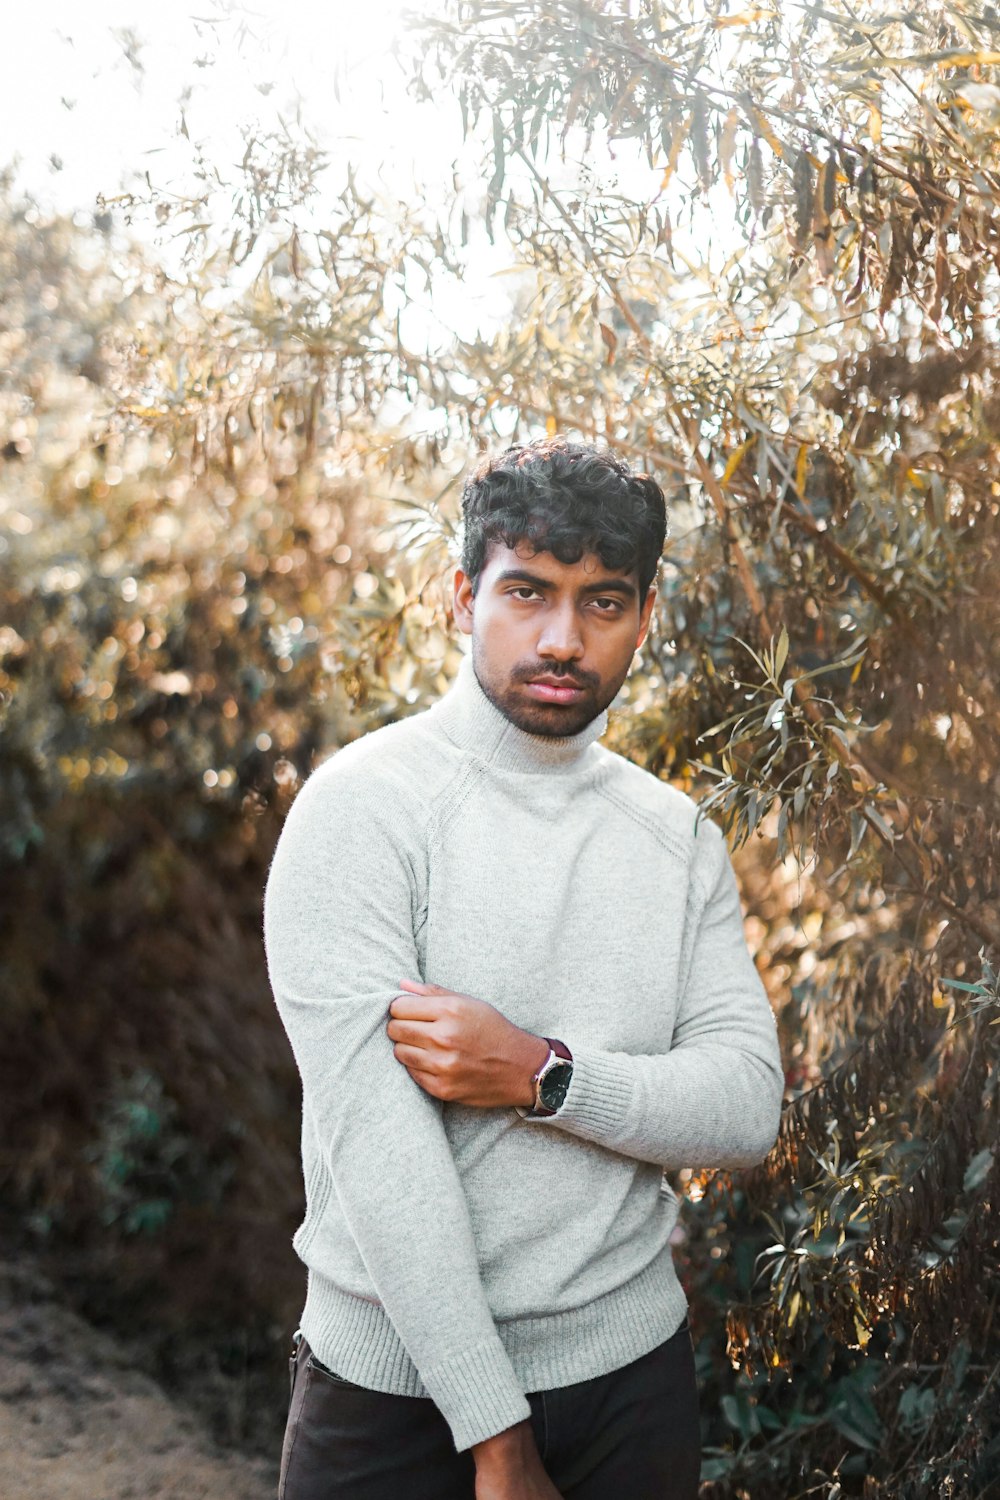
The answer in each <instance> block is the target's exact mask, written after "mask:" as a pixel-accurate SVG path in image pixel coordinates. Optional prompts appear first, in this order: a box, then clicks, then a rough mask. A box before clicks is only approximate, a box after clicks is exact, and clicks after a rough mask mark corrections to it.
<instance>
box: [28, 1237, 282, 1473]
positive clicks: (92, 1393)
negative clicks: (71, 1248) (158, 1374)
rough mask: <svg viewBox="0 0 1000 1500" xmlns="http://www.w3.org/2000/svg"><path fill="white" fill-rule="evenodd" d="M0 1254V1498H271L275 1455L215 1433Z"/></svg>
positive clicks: (118, 1345) (113, 1342)
mask: <svg viewBox="0 0 1000 1500" xmlns="http://www.w3.org/2000/svg"><path fill="white" fill-rule="evenodd" d="M25 1282H26V1277H25V1274H24V1270H23V1268H22V1269H15V1267H14V1266H12V1265H10V1264H0V1495H2V1496H3V1497H4V1500H274V1496H275V1494H276V1492H277V1463H276V1462H275V1463H273V1464H272V1463H269V1462H267V1461H266V1460H264V1459H262V1458H252V1457H250V1458H248V1457H245V1456H244V1455H243V1454H240V1453H236V1452H232V1451H227V1450H226V1449H223V1448H220V1447H219V1446H218V1444H216V1443H215V1442H214V1441H213V1439H212V1437H211V1434H210V1433H209V1432H208V1430H207V1428H205V1427H204V1426H203V1425H202V1424H201V1423H200V1422H199V1420H198V1417H197V1415H196V1413H195V1412H194V1411H192V1410H189V1409H187V1408H185V1407H183V1406H182V1405H180V1404H179V1403H178V1402H177V1401H176V1400H175V1399H173V1398H171V1397H170V1396H169V1395H167V1393H166V1392H165V1391H164V1390H163V1389H162V1387H161V1386H159V1385H157V1383H156V1382H155V1381H154V1380H152V1379H151V1378H150V1376H149V1375H148V1374H145V1373H143V1372H142V1371H141V1370H139V1369H137V1368H136V1367H135V1359H134V1355H133V1354H130V1352H129V1350H128V1348H127V1345H126V1344H124V1343H122V1342H120V1341H119V1340H117V1339H115V1338H113V1337H112V1336H110V1335H108V1334H106V1333H104V1332H102V1331H100V1330H98V1329H96V1328H94V1327H92V1326H91V1325H90V1324H88V1323H86V1322H85V1321H84V1320H83V1319H82V1318H81V1317H79V1316H78V1315H77V1314H76V1313H74V1312H72V1311H70V1310H68V1309H67V1308H66V1307H64V1306H62V1305H60V1303H59V1302H58V1300H57V1298H56V1297H55V1295H54V1294H53V1293H52V1292H51V1289H49V1290H47V1289H46V1288H45V1287H44V1285H42V1286H41V1287H40V1286H39V1285H38V1283H37V1281H33V1282H32V1285H31V1287H30V1290H29V1289H27V1288H26V1286H25Z"/></svg>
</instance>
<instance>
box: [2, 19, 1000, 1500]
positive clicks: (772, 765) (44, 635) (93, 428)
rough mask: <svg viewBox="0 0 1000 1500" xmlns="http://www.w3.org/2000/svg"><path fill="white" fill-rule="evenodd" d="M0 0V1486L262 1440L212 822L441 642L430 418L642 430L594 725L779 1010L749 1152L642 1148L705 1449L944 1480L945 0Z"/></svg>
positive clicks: (952, 36) (982, 1447)
mask: <svg viewBox="0 0 1000 1500" xmlns="http://www.w3.org/2000/svg"><path fill="white" fill-rule="evenodd" d="M8 34H9V37H10V40H11V42H12V45H11V46H9V48H8V56H9V59H10V62H11V64H12V65H11V66H10V67H9V69H8V77H7V79H6V81H5V88H4V91H3V99H2V101H0V111H2V122H0V123H2V138H3V141H4V143H5V145H4V152H5V156H4V158H2V159H0V268H2V269H0V1122H2V1136H0V1227H2V1234H3V1241H2V1244H0V1288H2V1297H0V1424H2V1431H3V1436H4V1444H3V1445H2V1446H3V1457H0V1479H2V1481H3V1483H2V1488H3V1492H4V1494H5V1495H9V1496H11V1497H12V1500H22V1497H27V1496H28V1495H30V1496H31V1497H32V1500H46V1496H47V1495H49V1494H52V1495H53V1496H55V1495H58V1496H60V1497H65V1496H70V1497H73V1496H80V1497H81V1500H83V1497H87V1496H101V1497H113V1500H117V1497H118V1496H125V1495H126V1494H135V1493H137V1492H138V1491H137V1490H136V1488H134V1486H136V1485H138V1487H139V1490H141V1492H142V1493H143V1494H145V1495H177V1496H182V1495H183V1496H190V1495H192V1494H197V1493H210V1494H212V1495H213V1496H220V1497H225V1496H228V1495H229V1494H232V1495H234V1496H236V1495H240V1496H244V1497H247V1496H251V1495H257V1494H260V1495H264V1494H272V1493H273V1490H274V1483H275V1480H276V1477H277V1461H278V1454H279V1450H280V1443H281V1434H282V1430H283V1427H284V1421H285V1415H286V1403H287V1370H286V1364H285V1361H286V1358H287V1353H288V1349H289V1340H290V1334H291V1332H292V1330H293V1329H294V1328H295V1326H296V1322H297V1318H298V1314H299V1311H300V1310H301V1305H302V1300H303V1296H304V1273H303V1269H302V1267H301V1266H300V1264H299V1262H298V1261H297V1259H296V1257H295V1256H294V1253H293V1252H292V1249H291V1244H290V1240H291V1235H292V1233H293V1232H294V1229H295V1228H296V1227H297V1224H298V1222H299V1217H300V1214H301V1209H302V1202H303V1192H302V1183H301V1176H300V1164H299V1150H298V1129H299V1103H300V1100H299V1086H298V1078H297V1074H296V1072H295V1069H294V1064H293V1062H292V1057H291V1053H290V1050H289V1048H288V1045H287V1042H286V1039H285V1036H284V1033H283V1031H282V1029H281V1026H280V1022H279V1021H278V1018H277V1013H276V1011H275V1009H274V1005H273V1001H272V999H271V995H270V991H269V986H268V983H267V976H266V969H265V963H264V952H263V943H262V930H261V902H262V895H263V887H264V882H265V879H266V874H267V869H268V864H269V861H270V858H271V854H272V852H273V849H274V844H275V841H276V838H277V835H278V832H279V830H280V827H281V823H282V819H283V817H284V815H285V813H286V812H287V810H288V807H289V805H290V803H291V801H292V799H293V798H294V796H295V794H296V791H297V789H298V787H299V786H300V785H301V782H302V780H303V778H304V777H305V776H307V775H308V774H309V772H310V770H311V769H313V768H314V767H315V766H316V765H317V764H318V763H319V762H320V761H321V760H322V759H324V758H325V757H326V756H327V755H329V754H331V753H334V752H335V751H336V749H337V748H338V747H339V746H341V745H343V744H345V743H347V742H348V741H350V740H352V739H353V738H355V737H356V736H357V735H359V734H363V733H365V732H367V731H368V730H370V729H373V728H376V727H378V726H379V725H381V724H384V723H387V722H390V721H392V720H394V719H397V718H399V717H401V716H403V715H406V714H410V713H415V712H419V711H420V710H422V709H424V708H426V707H428V706H429V705H430V704H431V703H432V702H433V701H435V699H436V698H437V697H438V696H439V694H440V693H441V692H442V691H443V690H444V689H445V688H446V686H447V684H448V682H449V681H450V679H451V677H452V675H453V672H454V670H455V668H456V666H457V661H458V657H459V648H458V645H457V632H456V631H455V630H454V628H453V625H452V622H451V619H450V615H449V608H448V594H449V582H450V577H451V570H452V569H453V567H454V565H455V561H456V557H457V550H456V549H457V545H458V541H459V529H458V525H459V518H460V511H459V506H458V495H459V491H460V487H461V480H462V477H463V475H464V473H465V471H466V470H467V468H468V466H469V465H470V464H471V463H472V462H473V461H474V460H475V458H476V457H477V455H478V454H479V453H480V452H481V451H483V450H485V449H493V448H497V447H504V446H507V445H508V444H509V443H511V442H516V441H522V440H526V439H529V438H532V437H535V436H539V435H541V434H545V433H550V434H551V433H557V432H558V433H563V434H565V435H566V436H567V437H571V438H577V439H579V438H583V439H586V440H589V441H596V442H599V443H607V444H609V445H610V446H612V447H614V448H615V449H616V450H617V451H618V452H620V453H622V454H624V455H625V456H626V457H627V458H628V459H629V460H630V462H632V464H633V466H634V467H635V468H636V469H637V470H646V471H648V472H651V473H653V474H654V475H655V476H656V477H657V479H658V480H659V481H660V483H661V484H662V485H663V486H664V489H665V491H666V494H667V500H668V511H669V516H670V534H669V539H668V543H667V548H666V551H665V555H664V561H663V564H662V573H661V578H660V589H659V600H658V604H657V610H656V615H655V620H654V627H653V630H652V632H651V635H650V637H649V639H648V641H647V642H646V643H645V644H644V646H643V648H642V651H641V653H640V659H639V665H638V666H637V668H636V670H634V671H633V673H632V675H631V677H630V678H629V680H628V682H627V683H626V684H625V686H624V687H623V689H622V692H621V694H620V696H619V699H618V700H616V703H615V705H614V707H613V710H612V713H611V719H610V725H609V730H608V733H607V736H606V740H605V742H606V743H607V744H609V745H610V746H611V747H612V748H614V749H616V750H619V751H620V752H621V753H622V754H624V755H627V756H629V757H630V758H631V759H633V760H635V761H636V762H637V763H638V764H640V765H642V766H644V767H645V768H646V769H648V770H650V771H651V772H653V773H654V774H656V775H659V776H663V777H666V778H669V779H670V780H672V781H674V782H675V783H676V784H677V785H679V786H681V787H682V788H683V789H684V790H686V791H689V792H691V793H692V794H693V795H695V796H696V797H698V798H699V799H701V800H702V801H703V803H704V805H705V807H706V810H707V812H708V813H709V814H710V815H711V816H713V817H716V818H717V819H718V820H719V821H720V822H722V824H723V825H724V826H725V828H726V829H727V832H728V834H729V836H730V842H731V845H732V847H733V849H734V852H735V857H736V860H737V866H738V870H739V873H740V878H741V885H742V892H743V898H744V906H745V910H746V914H747V933H748V937H749V939H750V941H751V946H752V949H753V951H754V954H755V958H756V962H757V964H758V967H759V970H760V972H761V975H762V978H763V979H764V982H765V984H766V985H767V988H768V992H769V994H770V997H771V1000H772V1003H773V1005H774V1007H775V1010H776V1012H777V1014H778V1017H779V1026H780V1030H781V1038H782V1048H783V1055H784V1059H785V1063H786V1082H787V1091H786V1107H785V1110H784V1117H783V1123H782V1129H781V1135H780V1138H779V1141H778V1144H777V1146H776V1147H775V1149H774V1151H773V1152H772V1153H771V1156H770V1157H769V1158H768V1160H767V1161H766V1162H765V1163H764V1164H762V1165H761V1166H760V1167H758V1168H755V1169H754V1170H753V1171H751V1172H744V1173H734V1174H726V1173H721V1172H716V1173H691V1172H681V1173H678V1174H675V1175H676V1178H677V1181H676V1186H677V1190H678V1192H679V1193H680V1194H681V1196H682V1200H683V1202H682V1212H681V1218H680V1221H679V1228H678V1231H677V1245H676V1249H677V1255H678V1260H679V1265H680V1269H681V1274H682V1278H683V1280H684V1284H685V1287H686V1290H687V1292H688V1296H689V1299H690V1302H691V1322H692V1326H693V1329H694V1337H695V1342H696V1346H697V1359H698V1369H699V1378H700V1381H701V1389H702V1438H703V1453H704V1459H703V1471H702V1473H703V1481H704V1485H703V1494H704V1496H706V1497H710V1500H723V1497H725V1500H730V1497H732V1500H736V1497H740V1500H742V1497H748V1500H749V1497H752V1500H772V1497H773V1500H790V1497H796V1500H797V1497H800V1496H806V1495H810V1496H820V1497H827V1500H837V1497H840V1496H849V1495H850V1496H863V1497H865V1500H873V1497H886V1500H888V1497H893V1500H908V1497H925V1496H927V1497H930V1496H949V1497H973V1496H986V1495H997V1494H1000V1420H998V1416H997V1413H998V1411H1000V1399H998V1398H1000V1331H998V1320H997V1300H998V1296H1000V1279H998V1277H997V1271H998V1269H1000V1253H998V1244H1000V1165H998V1154H997V1153H998V1128H997V1106H998V1098H997V1076H998V1074H997V1065H998V1032H997V1030H996V1026H997V1022H998V1021H1000V990H998V980H997V963H998V955H1000V880H998V871H1000V779H998V766H997V758H996V747H997V744H998V735H1000V699H998V684H1000V650H998V627H1000V618H998V613H1000V612H998V590H997V586H996V575H995V574H994V573H993V568H994V567H995V566H996V565H997V555H996V554H997V531H998V514H1000V464H998V450H1000V388H998V371H1000V348H998V317H997V315H998V303H1000V17H998V14H997V12H996V11H995V10H994V8H993V7H992V6H991V5H981V4H978V3H972V0H956V3H950V4H945V3H938V0H929V3H925V4H924V5H923V6H921V7H920V8H919V10H916V11H905V12H904V11H900V12H891V13H890V12H887V11H885V10H884V8H883V7H880V6H878V5H876V4H869V3H865V0H857V3H853V0H831V3H830V5H829V6H828V7H826V8H824V7H820V6H818V5H811V4H801V3H796V4H792V3H786V0H766V3H764V4H760V5H749V6H744V5H741V4H739V3H737V0H710V3H705V0H690V3H681V4H676V5H668V4H667V3H665V0H664V3H661V0H437V3H433V4H432V3H428V4H426V5H422V6H420V7H418V8H417V9H415V10H413V9H411V10H407V9H406V8H405V7H404V6H402V5H401V4H396V3H392V0H373V3H372V4H370V5H368V6H366V7H365V8H364V10H363V12H362V11H361V10H359V8H358V7H357V6H350V5H348V4H346V3H344V0H336V3H330V4H328V5H327V6H326V7H325V8H324V9H323V10H322V11H319V10H316V9H314V8H313V7H311V6H308V5H306V4H304V3H302V0H283V3H282V4H280V5H279V4H277V3H271V0H258V3H256V4H254V5H240V4H228V3H227V4H223V3H220V0H206V3H205V4H203V5H201V6H199V7H197V8H196V10H190V9H189V8H187V7H161V8H160V12H159V13H156V12H155V11H151V10H150V9H149V7H138V6H136V5H135V4H134V3H132V4H126V3H111V0H93V3H92V4H90V5H88V6H87V7H86V8H85V9H84V10H81V8H80V7H78V6H69V5H59V4H51V3H41V4H36V5H34V6H33V7H31V10H30V14H23V15H18V16H17V17H16V18H10V19H9V20H8ZM991 580H993V581H992V582H991ZM373 1170H377V1164H376V1163H373Z"/></svg>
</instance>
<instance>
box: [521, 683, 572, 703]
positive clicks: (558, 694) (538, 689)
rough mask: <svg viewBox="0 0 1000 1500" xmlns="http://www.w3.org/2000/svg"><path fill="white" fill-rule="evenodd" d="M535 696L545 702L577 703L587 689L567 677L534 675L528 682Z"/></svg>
mask: <svg viewBox="0 0 1000 1500" xmlns="http://www.w3.org/2000/svg"><path fill="white" fill-rule="evenodd" d="M527 687H528V690H529V691H530V692H531V694H532V696H533V697H536V698H539V699H541V700H542V701H543V702H545V703H575V702H576V700H577V699H578V698H581V697H582V696H583V693H584V691H585V689H584V688H583V686H582V685H581V684H580V683H578V682H573V681H572V679H571V678H567V677H533V678H532V679H531V681H530V682H529V683H528V684H527Z"/></svg>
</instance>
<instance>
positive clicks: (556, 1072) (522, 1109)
mask: <svg viewBox="0 0 1000 1500" xmlns="http://www.w3.org/2000/svg"><path fill="white" fill-rule="evenodd" d="M542 1040H543V1041H545V1042H548V1044H549V1055H548V1057H547V1058H546V1059H545V1061H544V1062H543V1063H542V1066H541V1067H540V1068H539V1069H538V1071H537V1073H535V1074H533V1075H532V1079H531V1081H532V1083H533V1084H534V1085H535V1103H534V1107H533V1108H531V1109H528V1108H527V1107H526V1106H525V1105H523V1104H515V1105H514V1108H515V1109H516V1110H517V1112H518V1114H519V1115H520V1116H521V1118H522V1119H524V1120H528V1119H533V1118H538V1117H540V1116H542V1115H554V1114H555V1112H556V1110H557V1109H558V1108H559V1106H560V1104H561V1103H562V1102H563V1100H564V1099H565V1097H566V1091H567V1090H568V1088H569V1081H570V1079H571V1078H572V1077H573V1054H572V1052H571V1051H570V1050H569V1048H568V1047H567V1045H566V1043H565V1042H560V1041H559V1039H558V1038H557V1037H554V1036H546V1037H543V1038H542Z"/></svg>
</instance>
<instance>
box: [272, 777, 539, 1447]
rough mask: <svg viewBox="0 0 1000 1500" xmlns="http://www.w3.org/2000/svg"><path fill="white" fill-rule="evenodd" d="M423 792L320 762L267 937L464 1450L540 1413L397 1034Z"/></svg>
mask: <svg viewBox="0 0 1000 1500" xmlns="http://www.w3.org/2000/svg"><path fill="white" fill-rule="evenodd" d="M348 748H349V749H350V747H348ZM344 753H345V752H344V751H340V752H338V756H339V755H343V754H344ZM335 759H336V757H335ZM409 801H410V799H408V798H406V797H404V796H403V795H402V794H401V792H400V791H399V789H397V788H395V787H393V786H391V785H380V784H379V779H377V778H376V779H374V780H373V778H372V777H371V776H369V775H366V774H361V775H358V774H354V773H348V772H347V771H346V769H344V770H342V768H341V767H339V766H335V765H334V764H332V763H330V764H328V765H325V766H322V767H320V768H319V770H318V771H316V772H314V773H313V774H312V776H310V777H309V778H308V780H307V781H306V782H305V784H304V785H303V787H302V789H301V791H300V792H299V794H298V796H297V797H296V799H295V801H294V803H293V804H292V807H291V810H290V812H289V814H288V816H287V818H286V820H285V824H284V826H283V828H282V831H281V835H280V837H279V840H278V844H277V847H276V849H275V853H274V858H273V860H272V862H271V867H270V870H269V873H268V877H267V883H266V887H265V893H264V945H265V951H266V957H267V966H268V974H269V979H270V983H271V988H272V991H273V993H274V998H275V1002H276V1004H277V1007H278V1011H279V1014H280V1016H281V1020H282V1023H283V1025H284V1027H285V1030H286V1032H287V1033H288V1038H289V1041H290V1042H291V1046H292V1051H293V1053H294V1055H295V1061H296V1063H297V1065H298V1069H299V1073H300V1074H301V1078H302V1090H303V1107H304V1109H307V1110H308V1112H309V1113H310V1115H311V1116H312V1119H313V1120H314V1122H315V1124H316V1129H317V1134H318V1138H319V1140H320V1142H321V1145H322V1150H323V1151H324V1154H325V1156H326V1159H327V1163H328V1166H329V1170H330V1174H331V1176H332V1178H333V1181H334V1184H335V1187H336V1190H337V1194H338V1197H339V1200H340V1203H341V1206H342V1209H343V1213H344V1215H345V1218H346V1221H347V1225H348V1227H349V1229H350V1232H351V1234H352V1235H353V1237H354V1239H355V1242H356V1244H357V1246H358V1250H359V1253H360V1255H361V1258H362V1260H363V1261H364V1264H365V1267H366V1269H367V1271H368V1274H369V1276H370V1278H371V1281H372V1283H373V1285H374V1287H375V1290H376V1292H377V1294H378V1297H379V1299H380V1300H381V1302H382V1305H383V1306H384V1308H385V1311H386V1314H387V1316H388V1317H389V1319H390V1320H391V1322H392V1323H393V1325H394V1327H395V1329H396V1331H397V1333H398V1334H399V1337H400V1340H401V1341H402V1343H403V1345H404V1347H405V1348H406V1350H407V1352H408V1354H409V1355H410V1357H411V1359H412V1360H413V1362H414V1364H415V1365H416V1367H417V1369H418V1371H419V1372H420V1377H421V1379H422V1381H423V1383H424V1385H425V1386H426V1388H427V1391H428V1393H429V1394H430V1395H431V1397H432V1398H433V1400H434V1401H435V1403H436V1404H437V1406H438V1407H439V1408H440V1410H441V1412H442V1413H443V1415H444V1417H445V1419H446V1420H447V1422H448V1425H449V1427H450V1429H451V1433H452V1436H453V1439H454V1442H455V1447H456V1450H457V1451H459V1452H461V1451H462V1450H463V1449H466V1448H470V1447H471V1446H472V1445H473V1444H474V1443H477V1442H481V1441H483V1440H484V1439H485V1438H488V1437H492V1436H493V1435H494V1434H496V1433H498V1432H502V1431H503V1430H504V1429H505V1428H508V1427H511V1426H513V1425H514V1424H515V1423H517V1422H520V1421H522V1420H524V1419H525V1418H527V1417H530V1415H531V1407H530V1405H529V1402H528V1400H527V1397H526V1395H525V1393H524V1391H523V1390H522V1388H521V1384H520V1382H519V1380H518V1378H517V1375H516V1373H515V1371H514V1368H513V1366H512V1364H511V1362H510V1359H509V1358H508V1356H507V1353H506V1350H505V1348H504V1346H503V1343H502V1342H501V1340H500V1336H499V1334H498V1332H497V1329H496V1325H495V1323H494V1321H493V1317H492V1314H491V1311H490V1307H489V1304H488V1302H487V1299H486V1293H485V1290H484V1288H483V1284H482V1281H481V1278H480V1273H479V1263H478V1257H477V1251H476V1244H475V1241H474V1238H473V1231H472V1224H471V1219H470V1215H469V1210H468V1204H467V1202H466V1198H465V1193H464V1190H463V1188H462V1184H461V1180H460V1178H459V1175H458V1171H457V1168H456V1166H455V1162H454V1158H453V1156H452V1152H451V1147H450V1145H449V1142H448V1138H447V1136H446V1134H445V1130H444V1124H443V1119H442V1104H441V1101H440V1100H438V1099H435V1098H434V1097H433V1096H432V1095H430V1094H428V1093H426V1092H425V1091H424V1090H423V1089H421V1088H420V1086H419V1085H418V1084H417V1083H415V1082H414V1080H413V1079H412V1078H411V1077H410V1075H409V1073H408V1072H407V1071H406V1069H405V1068H404V1067H403V1066H402V1064H401V1063H400V1062H398V1061H397V1060H396V1057H395V1055H394V1053H393V1050H392V1049H393V1043H392V1039H391V1038H390V1037H389V1036H388V1035H387V1033H386V1029H385V1028H386V1025H387V1023H388V1020H389V1014H388V1010H389V1005H390V1003H391V1001H392V999H393V997H394V996H395V995H396V994H398V993H400V991H399V980H400V979H403V978H407V977H417V976H418V975H419V973H420V969H419V965H418V957H417V949H416V944H415V939H414V931H415V924H416V923H417V922H418V921H419V916H420V913H419V901H418V896H419V886H418V880H417V871H418V869H420V868H421V865H422V861H423V857H424V856H423V848H422V844H421V834H422V827H421V823H420V810H419V809H416V810H414V809H413V807H412V806H409V807H408V805H407V804H408V803H409Z"/></svg>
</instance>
